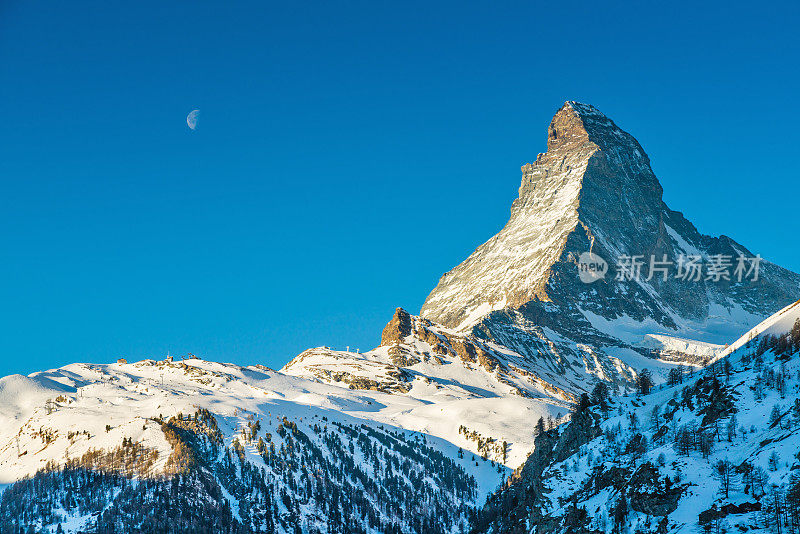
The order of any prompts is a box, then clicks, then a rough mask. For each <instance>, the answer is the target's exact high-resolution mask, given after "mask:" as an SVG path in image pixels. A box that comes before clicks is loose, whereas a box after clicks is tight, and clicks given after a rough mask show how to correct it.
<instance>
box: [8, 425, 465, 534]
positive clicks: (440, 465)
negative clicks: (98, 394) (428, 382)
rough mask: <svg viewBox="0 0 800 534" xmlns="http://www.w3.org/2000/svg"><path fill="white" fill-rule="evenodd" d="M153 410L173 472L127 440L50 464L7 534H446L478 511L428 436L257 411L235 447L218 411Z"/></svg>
mask: <svg viewBox="0 0 800 534" xmlns="http://www.w3.org/2000/svg"><path fill="white" fill-rule="evenodd" d="M154 420H155V421H157V422H159V423H160V424H161V427H162V430H163V431H164V435H165V436H166V438H167V440H168V441H169V442H170V443H171V444H172V446H173V452H172V454H171V456H170V457H169V459H168V460H167V461H166V470H165V474H163V475H159V476H153V475H152V474H150V475H149V476H141V475H142V474H144V473H150V468H151V467H152V463H151V460H152V457H151V456H147V455H146V454H143V453H142V451H141V450H140V446H139V445H138V444H134V443H132V442H131V441H130V440H127V439H126V440H125V442H124V444H123V445H122V446H120V447H119V448H117V449H115V450H114V451H110V452H108V453H102V454H101V453H93V454H92V455H90V457H85V458H84V459H81V460H80V461H73V462H68V463H67V464H66V465H65V466H63V467H60V468H56V467H55V466H54V465H49V466H48V467H47V469H43V470H41V471H39V472H38V473H37V474H36V475H35V476H34V477H32V478H30V479H26V480H22V481H20V482H18V483H16V484H14V485H13V486H11V487H9V488H8V489H7V490H6V491H5V492H4V493H3V495H2V499H0V534H4V533H14V534H16V533H18V532H25V533H28V532H56V531H58V529H59V528H62V529H63V527H62V526H61V523H62V522H65V521H67V520H69V517H75V516H84V517H85V518H89V520H90V521H89V523H90V527H89V528H88V530H87V531H88V532H95V533H98V534H100V533H103V534H105V533H123V532H124V533H130V532H141V533H156V532H159V533H160V532H163V533H172V532H214V533H216V532H220V533H238V532H291V533H301V532H302V533H312V534H313V533H322V532H329V533H347V534H351V533H352V534H366V533H367V532H375V531H377V532H385V533H389V534H394V533H400V532H419V533H434V534H435V533H442V534H443V533H445V532H451V531H452V530H453V529H457V530H459V529H461V528H462V527H463V526H465V525H467V524H468V522H469V521H470V520H471V519H472V516H473V514H474V505H473V504H472V503H473V502H474V499H475V496H476V491H477V489H476V483H475V480H474V479H473V477H472V476H470V475H469V474H467V473H466V472H465V471H464V470H463V469H462V468H461V467H460V466H459V465H458V464H457V463H456V462H454V461H453V460H451V459H450V458H448V457H447V456H445V455H444V454H442V453H441V452H439V451H438V450H436V449H434V448H432V447H430V446H428V445H427V444H425V442H424V438H422V437H420V436H416V437H413V438H412V437H409V436H407V435H406V434H405V433H403V432H394V431H392V430H389V429H385V428H383V427H377V428H373V427H370V426H367V425H345V424H341V423H338V422H329V421H327V419H326V418H320V419H319V420H318V421H316V422H314V424H313V425H310V427H309V428H310V431H309V432H310V433H309V434H307V433H305V432H303V431H302V430H301V429H300V428H299V427H298V425H297V423H296V422H295V421H290V420H289V419H287V418H285V417H284V418H282V419H280V421H279V422H277V426H276V427H272V426H271V422H266V424H264V425H263V427H265V431H264V432H262V421H260V420H259V421H251V422H250V423H249V424H248V425H247V427H246V428H245V429H244V431H243V432H242V434H241V435H237V436H236V437H235V438H234V439H233V440H232V442H231V444H230V446H226V445H225V443H224V438H223V434H222V432H220V430H219V427H218V426H217V421H216V419H215V418H214V416H213V415H212V414H211V413H210V412H208V410H198V411H197V412H196V413H195V414H190V415H188V416H184V415H183V414H178V415H177V416H175V417H172V418H170V419H169V420H166V421H165V420H163V419H162V418H161V417H160V416H159V417H158V418H155V419H154ZM267 425H269V427H267ZM266 428H269V429H270V430H271V429H273V428H274V433H275V434H276V435H277V436H279V439H275V438H274V436H273V434H272V432H267V431H266ZM240 438H241V439H240ZM276 442H279V445H277V446H276ZM125 451H128V452H125ZM131 451H138V452H137V457H140V458H142V462H145V463H143V464H142V469H141V470H138V471H137V470H136V469H135V468H131V467H130V464H131V462H130V461H125V460H124V459H125V458H128V457H130V456H131ZM115 458H116V460H113V461H112V460H111V459H115ZM106 460H108V462H107V461H106ZM145 467H147V468H146V469H145ZM134 474H138V475H140V476H138V477H136V478H134V477H133V475H134Z"/></svg>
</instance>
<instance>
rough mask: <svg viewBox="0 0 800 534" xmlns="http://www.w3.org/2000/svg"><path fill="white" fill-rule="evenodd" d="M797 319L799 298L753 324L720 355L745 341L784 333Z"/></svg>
mask: <svg viewBox="0 0 800 534" xmlns="http://www.w3.org/2000/svg"><path fill="white" fill-rule="evenodd" d="M798 319H800V300H799V301H797V302H795V303H793V304H789V305H788V306H786V307H785V308H783V309H782V310H781V311H779V312H778V313H776V314H775V315H772V316H771V317H768V318H767V319H765V320H764V321H762V322H760V323H759V324H757V325H756V326H754V327H753V328H752V329H751V330H750V331H748V332H747V333H746V334H744V335H743V336H742V337H740V338H739V339H737V340H736V341H734V342H733V343H731V344H730V345H729V346H727V347H725V349H724V350H723V351H722V352H721V353H720V357H722V356H727V355H728V354H731V353H732V352H734V351H736V350H739V349H740V348H742V347H744V346H745V345H746V344H747V343H749V342H751V341H752V340H754V339H756V338H758V337H760V336H764V335H768V336H778V335H781V334H785V333H787V332H789V331H790V330H791V328H792V327H793V326H794V324H795V322H796V321H797V320H798Z"/></svg>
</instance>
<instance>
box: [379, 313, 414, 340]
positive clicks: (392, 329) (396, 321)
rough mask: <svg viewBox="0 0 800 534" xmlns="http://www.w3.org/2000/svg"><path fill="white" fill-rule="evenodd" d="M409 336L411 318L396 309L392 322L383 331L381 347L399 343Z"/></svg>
mask: <svg viewBox="0 0 800 534" xmlns="http://www.w3.org/2000/svg"><path fill="white" fill-rule="evenodd" d="M409 334H411V316H410V315H409V314H408V312H407V311H405V310H404V309H403V308H397V309H396V310H395V311H394V316H393V317H392V320H391V321H389V324H387V325H386V327H385V328H384V329H383V333H382V334H381V345H382V346H385V345H391V344H393V343H400V342H402V340H403V338H404V337H406V336H407V335H409Z"/></svg>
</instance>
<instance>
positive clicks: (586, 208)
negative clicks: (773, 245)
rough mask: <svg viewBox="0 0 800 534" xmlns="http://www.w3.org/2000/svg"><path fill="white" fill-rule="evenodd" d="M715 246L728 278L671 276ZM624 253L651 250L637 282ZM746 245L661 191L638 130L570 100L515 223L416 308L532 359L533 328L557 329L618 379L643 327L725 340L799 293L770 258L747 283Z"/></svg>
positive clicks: (587, 359) (531, 171) (798, 285)
mask: <svg viewBox="0 0 800 534" xmlns="http://www.w3.org/2000/svg"><path fill="white" fill-rule="evenodd" d="M588 251H591V252H592V253H594V254H596V255H598V256H600V257H601V258H602V259H603V260H605V261H606V262H607V263H608V265H609V270H608V273H607V274H606V276H605V278H604V279H600V280H598V281H596V282H594V283H591V284H586V283H583V282H582V281H581V280H580V278H579V273H578V259H579V258H580V255H581V254H582V253H585V252H588ZM716 255H723V256H725V257H728V260H727V261H730V262H731V264H732V265H731V266H730V268H729V269H728V272H729V276H730V278H731V279H730V280H725V279H724V278H723V279H721V280H713V279H712V280H706V278H707V277H708V276H707V275H708V274H709V273H707V272H706V271H703V272H702V274H701V276H700V279H699V280H694V279H689V280H686V279H679V278H677V277H676V275H677V274H678V271H677V268H678V263H679V262H680V261H681V259H682V258H683V259H684V261H686V260H688V259H689V258H691V257H692V256H697V257H699V258H700V262H701V263H704V264H708V263H710V262H712V261H713V259H714V257H715V256H716ZM624 256H641V257H642V258H641V259H640V260H639V261H641V262H642V267H641V277H640V278H639V279H638V280H636V279H633V280H629V279H626V280H616V277H617V275H618V274H621V273H619V269H618V260H619V258H620V257H624ZM740 256H742V257H745V258H752V257H754V256H756V254H754V253H753V252H751V251H749V250H748V249H747V248H745V247H744V246H743V245H740V244H739V243H737V242H735V241H734V240H732V239H730V238H728V237H725V236H722V237H719V238H714V237H709V236H705V235H702V234H700V233H699V232H698V231H697V229H696V228H695V227H694V226H693V225H692V224H691V223H690V222H689V221H688V220H686V219H685V218H684V217H683V215H682V214H681V213H679V212H676V211H673V210H671V209H670V208H669V207H668V206H667V205H666V204H665V203H664V201H663V199H662V188H661V185H660V183H659V181H658V179H657V178H656V176H655V174H654V173H653V171H652V169H651V168H650V160H649V158H648V157H647V154H646V153H645V151H644V150H643V149H642V147H641V145H639V143H638V142H637V141H636V139H634V138H633V137H632V136H631V135H630V134H628V133H626V132H624V131H623V130H621V129H620V128H619V127H617V125H616V124H614V122H613V121H612V120H611V119H609V118H608V117H606V116H605V115H603V114H602V113H601V112H600V111H598V110H597V109H596V108H594V107H592V106H589V105H586V104H581V103H578V102H567V103H565V104H564V105H563V106H562V107H561V109H560V110H559V111H558V112H557V113H556V114H555V116H554V117H553V120H552V122H551V123H550V126H549V128H548V138H547V152H546V153H544V154H539V156H538V157H537V158H536V161H535V162H534V163H532V164H527V165H525V166H523V167H522V184H521V186H520V189H519V198H517V200H515V201H514V203H513V205H512V208H511V218H510V219H509V221H508V223H507V224H506V226H505V227H504V228H503V229H502V230H501V231H500V232H499V233H498V234H497V235H496V236H494V237H493V238H491V239H490V240H489V241H487V242H486V243H484V244H483V245H481V246H480V247H478V248H477V249H476V250H475V252H474V253H473V254H472V255H470V256H469V258H467V259H466V260H465V261H464V262H463V263H461V264H460V265H458V266H457V267H456V268H454V269H453V270H451V271H450V272H448V273H446V274H445V275H444V276H443V277H442V278H441V280H440V281H439V284H438V285H437V286H436V288H435V289H434V290H433V291H432V292H431V294H430V295H429V296H428V298H427V300H426V301H425V303H424V305H423V307H422V311H421V316H422V317H425V318H428V319H431V320H433V321H436V322H439V323H442V324H444V325H446V326H448V327H451V328H455V329H457V330H461V331H472V332H473V333H475V334H477V335H480V336H482V337H484V338H486V339H491V340H493V341H496V342H497V343H500V344H502V345H505V346H508V347H509V348H511V349H513V350H515V351H517V352H519V353H521V354H527V355H529V356H531V357H538V356H541V351H540V350H539V345H540V343H539V342H538V341H537V340H538V339H540V338H541V333H542V332H541V329H548V330H550V331H552V332H555V333H556V334H557V336H548V337H549V338H550V339H551V340H553V341H555V342H558V340H559V339H561V340H564V339H566V340H570V341H572V342H573V343H572V344H571V346H572V347H573V349H572V350H570V349H569V348H567V349H566V350H567V351H568V352H571V353H572V354H573V356H575V359H576V360H577V364H578V366H579V367H584V366H585V367H586V368H587V369H589V372H590V374H593V375H595V376H597V377H599V378H609V377H610V375H609V373H611V374H615V371H614V369H615V368H618V367H620V363H622V364H625V363H626V362H628V363H630V362H629V360H630V359H631V358H633V359H635V358H636V355H634V354H633V353H632V352H631V351H634V352H636V353H638V354H641V355H646V354H647V351H644V350H642V349H641V344H642V340H643V337H644V336H645V335H647V334H653V333H658V334H666V335H667V336H675V337H685V338H689V339H693V340H698V341H704V342H711V343H725V342H728V341H730V340H731V339H735V338H736V337H738V336H739V335H741V333H743V332H744V331H746V330H747V329H748V328H750V327H752V326H753V325H754V324H756V323H757V322H758V321H760V320H761V319H763V318H764V317H766V316H768V315H769V314H771V313H773V312H775V311H776V310H778V309H780V308H781V307H783V306H785V305H786V304H788V303H789V302H792V301H793V300H795V299H797V298H798V297H800V276H798V275H797V274H795V273H792V272H790V271H787V270H785V269H782V268H780V267H778V266H776V265H774V264H771V263H769V262H766V261H762V262H761V263H760V265H759V277H758V280H757V281H753V280H752V278H753V273H750V274H749V275H747V273H746V272H744V273H742V274H743V276H742V280H741V281H739V280H738V279H737V278H738V277H737V276H736V275H735V268H736V266H737V261H738V257H740ZM651 257H654V258H655V259H656V260H658V261H664V260H666V263H664V264H661V265H663V266H666V268H667V269H668V272H667V276H666V279H664V277H663V273H662V272H659V271H653V274H654V276H653V277H652V279H650V280H647V278H648V277H649V274H650V272H649V271H650V269H649V263H650V258H651ZM623 261H624V260H623ZM745 267H747V268H748V269H749V268H750V267H752V263H751V262H747V263H746V264H745ZM691 278H694V277H691ZM534 325H535V326H534ZM567 345H569V344H567ZM581 346H582V347H583V348H581ZM575 347H578V348H577V350H575ZM620 351H622V352H620ZM620 354H626V355H627V356H628V358H624V357H623V358H620ZM619 359H621V360H622V361H621V362H620V361H618V360H619ZM581 360H583V362H582V364H581ZM634 367H635V366H634Z"/></svg>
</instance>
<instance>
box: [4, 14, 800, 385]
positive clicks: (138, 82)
mask: <svg viewBox="0 0 800 534" xmlns="http://www.w3.org/2000/svg"><path fill="white" fill-rule="evenodd" d="M231 4H234V5H231ZM798 9H799V8H798V5H797V3H788V2H787V3H784V4H782V5H781V4H780V3H777V4H772V5H771V6H770V7H767V6H766V5H764V4H761V5H755V4H750V5H748V6H744V5H741V6H737V5H734V4H731V3H719V4H717V5H707V6H706V7H703V8H698V7H697V6H695V5H694V4H685V5H682V4H671V5H659V6H657V7H655V6H653V7H647V6H643V5H642V4H641V3H628V4H624V3H616V2H596V3H593V4H591V5H584V4H582V3H569V4H568V7H561V6H560V5H559V3H555V2H548V3H533V2H524V3H502V4H501V5H497V4H496V3H494V5H493V4H490V3H480V4H479V3H474V4H472V3H469V2H467V3H464V2H453V3H431V2H402V3H400V2H394V3H389V2H374V1H370V2H303V3H296V2H295V3H293V2H281V3H275V2H265V1H258V2H256V1H244V0H242V1H238V2H202V1H191V2H189V1H171V2H164V1H158V2H151V1H141V2H128V3H125V4H123V3H117V2H101V1H97V2H78V3H75V2H50V1H36V2H31V1H23V0H3V1H2V2H1V3H0V180H1V181H2V191H3V194H2V195H0V244H2V246H1V247H0V303H2V305H0V375H6V374H10V373H29V372H32V371H35V370H38V369H43V368H50V367H55V366H60V365H64V364H67V363H70V362H73V361H97V362H107V361H110V360H112V359H115V358H117V357H119V356H126V357H128V358H133V359H138V358H144V357H160V356H163V355H164V354H166V352H167V351H170V352H171V353H172V354H175V355H180V354H185V353H194V354H198V355H203V356H205V357H207V358H213V359H219V360H224V361H232V362H237V363H245V364H250V363H263V364H266V365H270V366H273V367H280V366H281V365H282V364H283V363H285V362H286V361H287V360H288V359H289V358H291V357H292V356H294V355H295V354H297V353H298V352H300V351H301V350H303V349H304V348H307V347H311V346H316V345H323V344H324V345H329V346H335V347H344V346H346V345H350V346H351V347H359V348H361V349H362V350H364V349H368V348H371V347H373V346H375V345H377V344H378V342H379V339H380V331H381V329H382V327H383V326H384V324H385V323H386V322H387V321H388V319H389V318H390V317H391V314H392V311H393V310H394V308H395V307H396V306H403V307H406V308H407V309H409V310H411V311H413V312H416V311H418V310H419V307H420V306H421V304H422V302H423V300H424V299H425V297H426V295H427V293H428V292H429V291H430V290H431V289H432V288H433V287H434V285H435V284H436V282H437V280H438V277H439V276H440V275H441V274H442V273H444V272H445V271H446V270H448V269H449V268H451V267H452V266H454V265H456V264H457V263H458V262H460V261H461V260H462V259H463V258H465V257H466V256H467V255H468V254H469V253H470V252H471V251H472V250H473V249H474V248H475V246H477V245H478V244H480V243H481V242H483V241H485V240H486V239H487V238H489V237H490V236H491V235H492V234H494V233H495V232H496V231H497V230H498V229H499V228H500V227H501V226H502V225H503V224H504V223H505V222H506V220H507V218H508V213H509V207H510V205H511V202H512V200H513V199H514V198H515V197H516V191H517V188H518V186H519V180H520V175H519V167H520V165H522V164H523V163H526V162H529V161H532V160H534V159H535V158H536V154H537V153H538V152H543V151H544V150H545V140H546V128H547V124H548V122H549V120H550V118H551V116H552V114H553V113H554V112H555V111H556V110H557V109H558V108H559V107H560V105H561V104H562V103H563V102H564V101H565V100H568V99H569V100H580V101H584V102H588V103H591V104H594V105H595V106H597V107H598V108H600V109H601V110H602V111H603V112H605V113H606V114H607V115H609V116H610V117H612V118H613V119H614V120H615V121H616V122H617V124H619V125H620V126H621V127H622V128H623V129H625V130H627V131H629V132H631V133H632V134H633V135H634V136H636V137H637V138H638V140H639V141H640V142H641V143H642V145H643V146H644V148H645V150H646V151H647V152H648V154H649V155H650V158H651V161H652V164H653V168H654V170H655V172H656V174H657V175H658V176H659V178H660V180H661V182H662V184H663V186H664V190H665V199H666V201H667V202H668V203H669V205H670V206H671V207H672V208H673V209H677V210H680V211H683V212H684V213H685V214H686V215H687V217H689V218H690V220H692V221H693V222H694V223H695V224H696V225H697V226H698V228H699V229H700V230H701V231H702V232H704V233H708V234H714V235H717V234H721V233H724V234H726V235H730V236H732V237H734V238H735V239H737V240H738V241H740V242H742V243H743V244H745V245H746V246H747V247H749V248H750V249H751V250H753V251H754V252H758V253H760V254H761V255H762V256H764V257H765V258H767V259H769V260H771V261H774V262H776V263H779V264H782V265H784V266H785V267H788V268H791V269H793V270H795V271H800V251H798V249H797V246H796V240H795V239H793V238H794V234H795V233H796V232H795V231H794V227H795V226H796V224H795V221H794V220H793V218H794V214H795V213H796V208H795V206H794V202H795V201H796V199H797V198H798V193H800V185H798V176H799V175H800V161H799V160H798V158H797V147H798V146H799V145H800V133H798V127H797V125H798V123H799V122H800V121H799V120H798V119H800V116H799V115H800V112H799V111H798V106H797V95H798V94H800V75H799V74H798V71H797V69H796V63H797V58H798V56H799V55H800V54H798V53H799V52H800V50H798V41H797V38H796V34H795V30H796V28H797V27H798V23H799V22H800V17H798ZM195 108H198V109H200V110H201V112H202V115H201V118H200V123H199V127H198V129H197V131H195V132H192V131H190V130H189V129H188V128H187V127H186V123H185V117H186V114H187V113H188V112H189V111H191V110H192V109H195Z"/></svg>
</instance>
